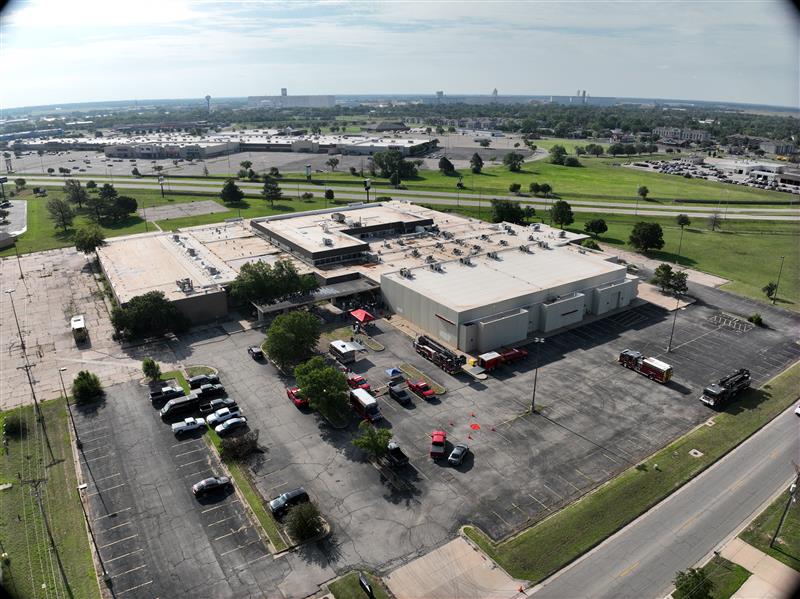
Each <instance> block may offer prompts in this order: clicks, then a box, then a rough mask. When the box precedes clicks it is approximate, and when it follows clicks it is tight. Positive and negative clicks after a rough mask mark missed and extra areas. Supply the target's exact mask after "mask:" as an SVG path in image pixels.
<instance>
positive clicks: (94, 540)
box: [78, 484, 111, 586]
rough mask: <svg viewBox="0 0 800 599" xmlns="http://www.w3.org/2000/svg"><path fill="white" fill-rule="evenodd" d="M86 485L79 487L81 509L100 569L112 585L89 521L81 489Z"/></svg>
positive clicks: (107, 582) (106, 580)
mask: <svg viewBox="0 0 800 599" xmlns="http://www.w3.org/2000/svg"><path fill="white" fill-rule="evenodd" d="M85 488H86V485H85V484H84V485H80V486H79V487H78V501H79V502H80V504H81V510H82V511H83V517H84V518H85V519H86V528H88V529H89V536H90V537H91V539H92V544H93V545H94V552H95V553H96V554H97V561H99V562H100V569H101V570H102V572H103V580H104V581H105V583H106V586H111V577H110V576H109V575H108V571H107V570H106V565H105V563H103V557H102V556H101V555H100V549H99V548H98V547H97V539H95V538H94V530H92V523H91V522H90V521H89V515H88V514H87V513H86V506H85V505H83V493H81V490H83V489H85Z"/></svg>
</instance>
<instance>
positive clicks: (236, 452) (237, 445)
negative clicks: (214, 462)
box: [219, 429, 258, 461]
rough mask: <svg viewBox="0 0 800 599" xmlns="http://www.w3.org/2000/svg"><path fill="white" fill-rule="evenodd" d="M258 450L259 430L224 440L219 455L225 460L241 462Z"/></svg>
mask: <svg viewBox="0 0 800 599" xmlns="http://www.w3.org/2000/svg"><path fill="white" fill-rule="evenodd" d="M257 448H258V429H256V430H248V431H247V432H246V433H244V434H241V435H236V436H234V437H225V438H223V439H222V449H220V452H219V455H220V457H221V458H222V459H223V460H234V461H240V460H243V459H245V458H246V457H247V456H249V455H250V454H251V453H253V452H254V451H255V450H256V449H257Z"/></svg>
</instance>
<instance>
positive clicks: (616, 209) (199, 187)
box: [28, 177, 800, 221]
mask: <svg viewBox="0 0 800 599" xmlns="http://www.w3.org/2000/svg"><path fill="white" fill-rule="evenodd" d="M72 178H73V179H77V180H81V181H88V180H90V179H91V180H93V181H95V182H96V183H99V184H103V183H113V184H114V186H115V187H117V188H119V189H147V190H160V189H161V188H160V187H159V185H158V183H156V182H155V181H153V180H152V179H151V180H146V179H138V180H137V179H129V178H128V179H121V178H119V177H116V178H105V177H72ZM55 181H56V179H54V178H53V177H31V178H29V179H28V183H29V184H34V185H41V184H49V185H53V184H55ZM238 185H239V187H241V188H242V190H243V191H244V192H245V193H246V194H247V195H248V196H258V195H259V192H260V189H261V187H262V184H260V183H251V182H248V181H240V182H238ZM221 186H222V183H221V181H219V180H203V179H180V180H176V179H170V180H169V182H168V184H165V186H164V188H165V191H166V193H167V194H169V193H170V191H182V192H183V191H198V192H206V193H208V192H209V191H212V192H217V191H218V190H219V189H220V188H221ZM326 188H330V189H332V190H333V191H334V192H335V193H336V198H337V199H340V200H353V201H364V200H365V199H366V195H365V193H364V192H363V191H362V190H361V189H359V188H357V187H355V188H354V187H353V186H347V187H345V186H327V187H323V186H320V185H312V184H304V183H299V184H297V183H294V184H292V183H289V184H284V185H283V186H282V189H283V190H284V192H285V193H286V195H287V197H291V196H292V195H294V193H298V194H299V193H301V192H305V191H312V192H316V194H318V195H322V193H323V191H324V189H326ZM381 195H391V197H393V198H395V199H403V200H406V201H409V202H412V203H415V204H420V203H424V204H438V205H446V206H470V207H485V208H487V209H488V207H489V201H490V200H491V199H492V198H494V197H503V198H510V199H514V200H519V201H520V202H521V203H522V205H523V206H531V207H533V208H535V209H538V210H544V209H547V208H550V206H551V205H552V202H553V200H547V199H544V198H541V199H538V198H537V199H533V198H531V199H530V200H528V199H527V198H525V197H519V196H514V195H503V194H486V195H483V194H474V193H460V194H459V193H453V192H445V191H426V190H403V189H389V188H381V189H379V188H374V189H373V190H372V194H371V198H372V199H374V198H376V197H378V196H381ZM570 205H571V206H572V210H573V212H589V213H597V212H601V213H605V214H633V215H639V216H666V217H673V216H676V215H678V214H686V215H687V216H689V217H693V218H707V217H709V216H711V214H712V213H714V212H718V213H721V214H723V217H724V218H726V219H731V220H767V221H800V210H798V209H797V208H761V207H739V206H736V205H733V204H728V205H727V206H725V207H724V208H721V209H717V208H711V207H709V206H707V205H706V206H697V207H696V208H691V207H689V206H690V205H682V206H674V205H670V206H661V205H652V204H651V203H649V202H642V203H641V204H640V205H641V208H639V207H638V205H635V204H634V205H632V204H631V203H625V202H603V201H597V200H570Z"/></svg>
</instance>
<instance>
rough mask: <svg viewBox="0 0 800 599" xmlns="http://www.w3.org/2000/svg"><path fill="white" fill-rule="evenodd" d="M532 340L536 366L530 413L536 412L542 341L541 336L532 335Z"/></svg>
mask: <svg viewBox="0 0 800 599" xmlns="http://www.w3.org/2000/svg"><path fill="white" fill-rule="evenodd" d="M533 342H534V343H535V344H536V368H535V369H534V371H533V395H532V396H531V414H535V413H536V381H537V380H538V379H539V347H540V346H541V345H542V343H544V339H543V338H541V337H534V338H533Z"/></svg>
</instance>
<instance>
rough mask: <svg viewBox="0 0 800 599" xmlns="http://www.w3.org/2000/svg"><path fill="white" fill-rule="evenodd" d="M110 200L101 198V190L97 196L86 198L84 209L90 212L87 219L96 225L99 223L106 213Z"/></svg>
mask: <svg viewBox="0 0 800 599" xmlns="http://www.w3.org/2000/svg"><path fill="white" fill-rule="evenodd" d="M110 204H111V200H106V199H105V198H104V197H103V190H102V189H101V190H100V193H99V194H92V195H90V196H88V197H87V198H86V207H87V208H88V209H89V210H90V215H89V217H90V218H91V219H92V220H93V221H94V222H96V223H99V222H100V219H102V218H103V215H104V214H106V213H107V212H108V208H109V206H110Z"/></svg>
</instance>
